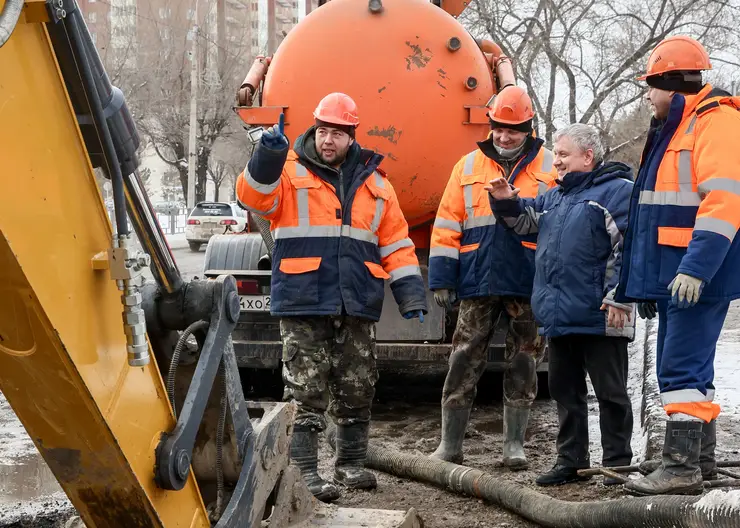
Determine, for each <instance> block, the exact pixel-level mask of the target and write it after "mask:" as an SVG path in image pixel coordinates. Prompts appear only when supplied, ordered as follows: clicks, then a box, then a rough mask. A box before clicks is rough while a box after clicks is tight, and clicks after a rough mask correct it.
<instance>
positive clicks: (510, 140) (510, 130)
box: [429, 86, 557, 469]
mask: <svg viewBox="0 0 740 528" xmlns="http://www.w3.org/2000/svg"><path fill="white" fill-rule="evenodd" d="M488 115H489V119H490V122H491V134H490V135H489V137H488V138H487V139H486V140H485V141H481V142H480V143H478V148H477V149H476V150H474V151H473V152H471V153H470V154H466V155H465V156H463V157H462V158H461V159H460V161H459V162H458V163H457V165H455V168H454V169H453V171H452V176H451V177H450V180H449V182H448V184H447V188H446V189H445V192H444V194H443V196H442V200H441V202H440V205H439V210H438V211H437V218H436V220H435V222H434V228H433V230H432V241H431V248H430V251H429V288H430V289H431V290H433V291H434V298H435V301H436V302H437V303H438V304H439V305H440V306H444V307H446V308H447V309H451V305H452V302H451V299H452V297H453V296H454V295H457V297H459V298H460V299H462V302H461V304H460V312H459V316H458V320H457V327H456V328H455V333H454V335H453V337H452V354H451V355H450V359H449V370H448V373H447V379H446V380H445V385H444V389H443V392H442V440H441V442H440V444H439V447H438V448H437V450H436V451H435V452H434V453H433V455H432V456H433V457H435V458H439V459H442V460H446V461H448V462H455V463H458V464H459V463H461V462H462V460H463V451H462V446H463V438H464V436H465V428H466V426H467V424H468V420H469V418H470V409H471V407H472V405H473V400H474V399H475V395H476V385H477V383H478V380H479V379H480V377H481V376H482V375H483V372H484V370H485V368H486V364H487V360H488V343H489V340H490V338H491V335H492V334H493V331H494V327H495V325H496V323H497V321H498V319H499V317H501V316H504V317H505V318H506V320H507V321H508V327H509V329H508V332H507V335H506V360H507V363H508V366H507V368H506V370H505V372H504V449H503V461H504V464H505V465H506V466H508V467H509V468H511V469H525V468H526V467H527V460H526V457H525V455H524V433H525V430H526V427H527V421H528V419H529V410H530V407H531V405H532V401H533V400H534V398H535V396H536V395H537V372H536V371H537V366H538V365H539V364H540V363H541V362H542V358H543V355H544V347H545V343H544V341H543V339H542V337H540V336H538V334H537V325H536V323H535V321H534V316H533V315H532V308H531V305H530V297H531V295H532V285H533V280H534V254H535V241H536V235H535V236H534V238H533V237H532V236H530V237H518V236H517V235H516V234H514V233H512V232H511V231H508V230H507V229H506V228H505V227H504V226H502V225H497V224H496V221H495V218H494V216H493V213H492V212H491V206H490V203H489V200H488V192H487V191H486V190H485V189H484V186H485V185H486V184H487V183H488V181H489V180H492V179H494V178H498V177H504V178H506V179H507V180H508V181H509V182H510V183H512V184H514V185H516V186H517V187H519V188H520V189H521V192H522V196H528V197H534V196H537V195H539V194H543V193H544V192H546V191H547V190H548V189H549V188H550V187H553V186H554V185H555V177H556V175H557V172H556V170H555V169H554V167H553V155H552V153H551V152H550V151H549V150H547V149H545V148H544V146H543V141H542V140H541V139H537V138H535V137H534V134H533V130H532V119H533V117H534V112H533V111H532V101H531V99H530V98H529V96H528V95H527V93H526V92H525V91H524V90H523V89H522V88H520V87H518V86H507V87H505V88H504V89H503V90H501V92H500V93H499V94H498V95H497V96H496V97H495V98H494V100H493V104H492V105H490V110H489V114H488Z"/></svg>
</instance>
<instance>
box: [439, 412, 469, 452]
mask: <svg viewBox="0 0 740 528" xmlns="http://www.w3.org/2000/svg"><path fill="white" fill-rule="evenodd" d="M468 419H470V407H467V408H464V409H448V408H446V407H442V439H441V441H440V442H439V447H437V450H436V451H435V452H434V453H432V454H431V455H430V456H431V457H432V458H437V459H439V460H444V461H445V462H452V463H453V464H462V462H463V450H462V446H463V440H464V439H465V429H466V428H467V426H468Z"/></svg>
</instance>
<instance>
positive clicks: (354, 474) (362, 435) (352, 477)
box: [334, 422, 378, 489]
mask: <svg viewBox="0 0 740 528" xmlns="http://www.w3.org/2000/svg"><path fill="white" fill-rule="evenodd" d="M369 435H370V424H369V423H368V422H364V423H354V424H351V425H337V440H336V442H337V461H336V464H335V466H334V482H336V483H338V484H343V485H345V486H347V487H348V488H352V489H373V488H376V487H377V486H378V482H377V480H376V479H375V475H373V474H372V473H370V472H369V471H367V470H366V469H365V456H366V455H367V442H368V437H369Z"/></svg>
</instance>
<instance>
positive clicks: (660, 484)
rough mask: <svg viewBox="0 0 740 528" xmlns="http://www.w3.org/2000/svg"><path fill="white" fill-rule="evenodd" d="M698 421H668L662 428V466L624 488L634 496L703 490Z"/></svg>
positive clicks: (678, 493)
mask: <svg viewBox="0 0 740 528" xmlns="http://www.w3.org/2000/svg"><path fill="white" fill-rule="evenodd" d="M702 424H703V422H700V421H669V422H668V423H667V424H666V429H665V443H664V444H663V463H662V464H661V466H660V467H659V468H658V469H656V470H655V471H653V472H652V473H650V474H649V475H648V476H646V477H642V478H640V479H637V480H631V481H630V482H627V483H626V484H625V485H624V489H625V490H626V491H628V492H629V493H632V494H634V495H666V494H671V495H682V494H694V493H701V491H702V490H703V488H704V487H703V486H702V479H701V470H700V469H699V452H700V451H701V439H702V437H703V434H702Z"/></svg>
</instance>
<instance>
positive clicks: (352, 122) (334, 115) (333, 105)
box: [313, 92, 360, 127]
mask: <svg viewBox="0 0 740 528" xmlns="http://www.w3.org/2000/svg"><path fill="white" fill-rule="evenodd" d="M313 116H314V118H316V119H318V120H319V121H324V122H325V123H331V124H333V125H344V126H352V127H354V126H357V125H359V124H360V116H359V113H358V112H357V105H356V104H355V102H354V101H353V100H352V98H351V97H350V96H349V95H347V94H343V93H340V92H334V93H330V94H329V95H327V96H326V97H324V98H323V99H322V100H321V101H319V104H318V106H317V107H316V110H314V111H313Z"/></svg>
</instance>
